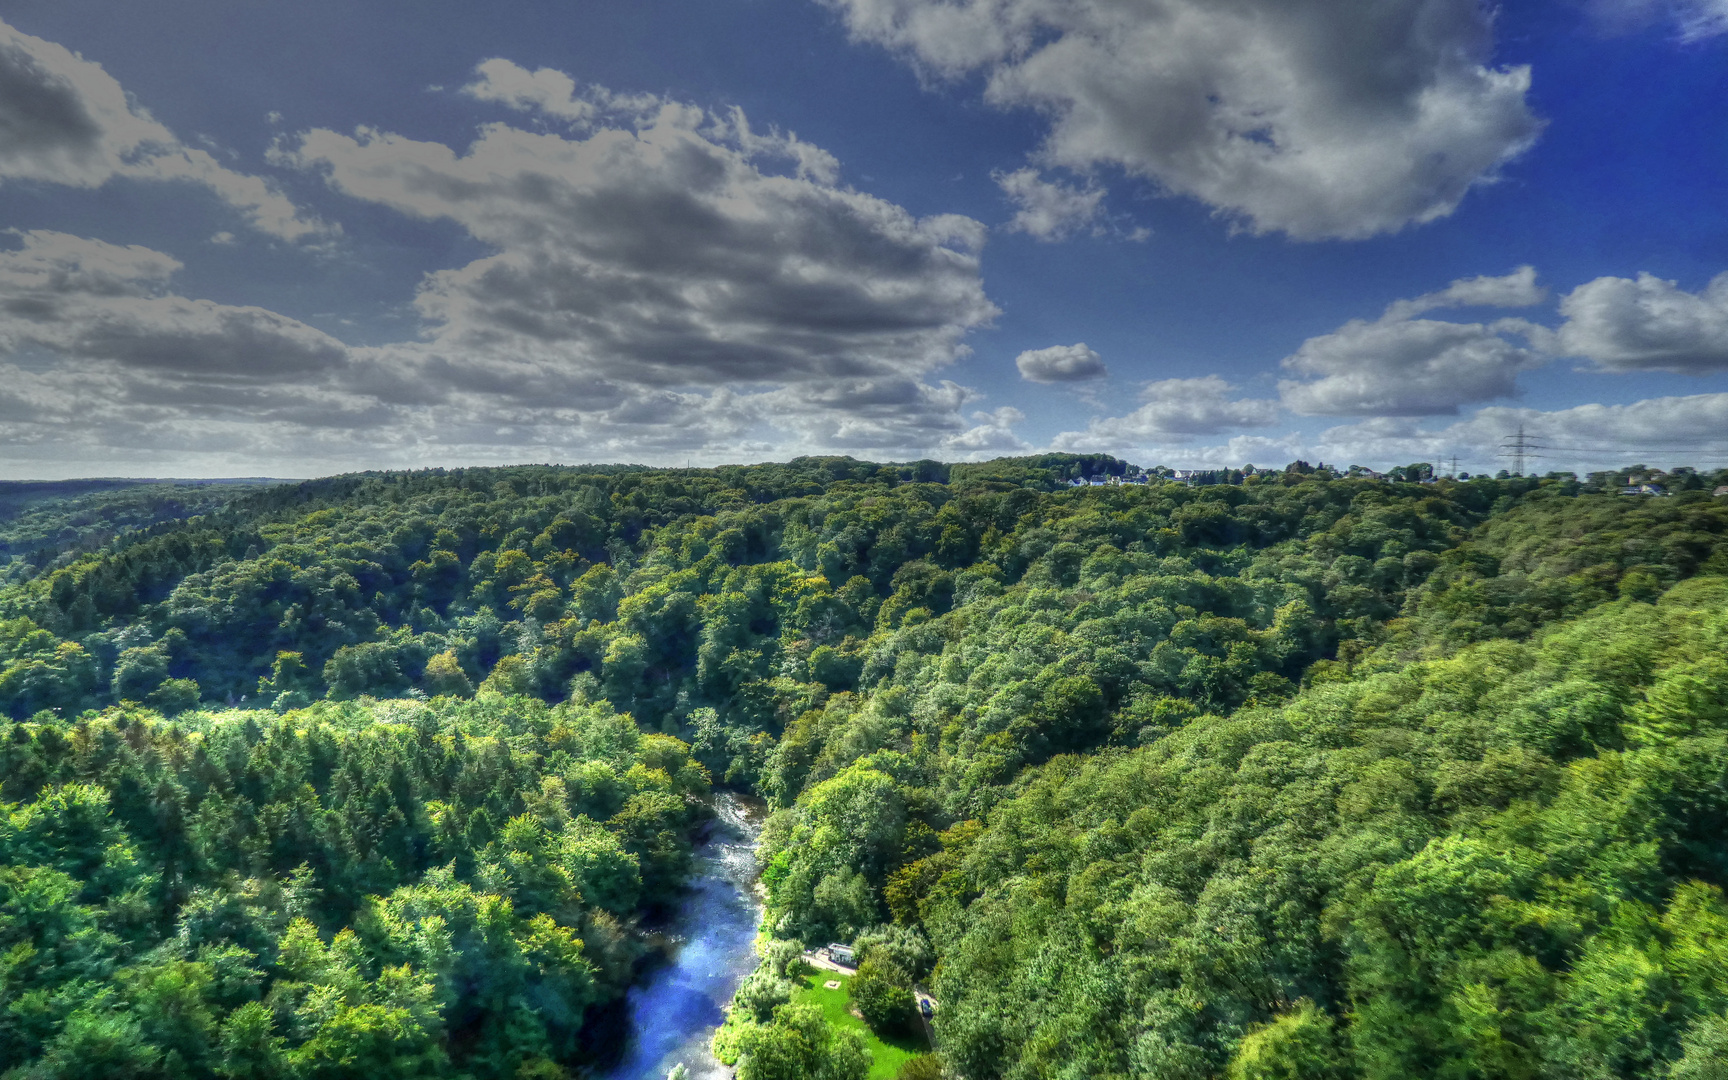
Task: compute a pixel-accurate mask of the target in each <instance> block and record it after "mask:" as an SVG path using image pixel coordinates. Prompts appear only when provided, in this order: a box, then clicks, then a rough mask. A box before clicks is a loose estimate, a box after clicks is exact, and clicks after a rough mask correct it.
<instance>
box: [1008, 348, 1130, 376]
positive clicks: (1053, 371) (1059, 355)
mask: <svg viewBox="0 0 1728 1080" xmlns="http://www.w3.org/2000/svg"><path fill="white" fill-rule="evenodd" d="M1014 366H1015V367H1017V368H1019V369H1020V377H1021V378H1022V379H1025V380H1026V381H1027V382H1035V383H1064V382H1085V381H1086V380H1088V379H1102V378H1104V377H1105V376H1106V375H1108V374H1110V372H1109V371H1108V370H1107V369H1106V368H1105V367H1104V360H1103V358H1101V357H1100V356H1099V355H1098V354H1097V353H1096V352H1094V351H1093V350H1092V349H1090V348H1088V347H1087V346H1086V343H1085V342H1084V341H1082V342H1078V343H1076V344H1073V345H1052V346H1050V347H1049V348H1047V349H1027V350H1026V351H1025V352H1023V353H1021V354H1020V355H1019V356H1017V357H1015V358H1014Z"/></svg>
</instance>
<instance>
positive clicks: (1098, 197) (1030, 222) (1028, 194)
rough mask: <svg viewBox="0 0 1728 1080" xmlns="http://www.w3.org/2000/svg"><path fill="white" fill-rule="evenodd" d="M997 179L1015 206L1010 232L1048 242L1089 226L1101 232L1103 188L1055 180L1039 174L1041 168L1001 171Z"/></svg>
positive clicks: (997, 182) (998, 184)
mask: <svg viewBox="0 0 1728 1080" xmlns="http://www.w3.org/2000/svg"><path fill="white" fill-rule="evenodd" d="M993 178H994V179H995V181H996V186H997V187H999V188H1001V189H1002V192H1003V194H1005V195H1007V196H1008V201H1009V202H1011V203H1013V204H1014V207H1015V210H1014V217H1013V219H1012V220H1011V221H1009V223H1008V229H1009V231H1010V232H1023V233H1025V234H1027V235H1028V236H1031V237H1033V238H1034V239H1037V240H1043V241H1046V242H1048V241H1054V240H1064V239H1066V238H1068V237H1069V236H1072V235H1073V234H1074V233H1076V232H1078V231H1079V230H1081V229H1084V228H1086V227H1088V226H1092V228H1093V231H1094V232H1097V231H1098V229H1097V226H1096V224H1095V223H1096V222H1097V220H1098V213H1099V209H1100V204H1101V203H1102V201H1103V199H1104V189H1103V188H1101V187H1088V188H1075V187H1070V186H1068V185H1067V184H1058V183H1053V182H1051V181H1049V180H1045V179H1044V178H1043V177H1041V176H1039V175H1038V170H1037V169H1017V170H1015V171H1014V172H1010V173H1003V172H998V173H996V174H994V177H993Z"/></svg>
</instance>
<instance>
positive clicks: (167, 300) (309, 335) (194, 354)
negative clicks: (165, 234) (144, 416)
mask: <svg viewBox="0 0 1728 1080" xmlns="http://www.w3.org/2000/svg"><path fill="white" fill-rule="evenodd" d="M178 269H180V263H179V262H178V261H177V260H175V259H173V258H172V257H171V256H168V255H164V254H162V253H161V252H158V251H151V250H150V249H148V248H143V247H138V246H135V245H134V246H130V247H121V246H118V245H115V244H107V243H103V242H101V241H99V240H86V239H82V238H80V237H76V236H68V235H67V234H65V233H54V232H43V231H35V232H28V233H24V234H23V247H22V248H20V249H19V250H17V251H10V252H0V349H4V350H5V351H7V352H11V353H16V352H19V351H21V350H25V349H31V348H34V349H40V350H47V351H49V352H52V353H54V354H57V355H59V356H61V357H64V358H66V359H67V360H69V361H73V362H91V361H94V362H104V361H107V362H112V363H115V364H118V365H120V366H121V367H122V368H125V369H132V370H154V371H157V372H164V373H177V374H179V375H181V376H186V377H192V376H196V377H198V378H200V379H204V380H214V381H232V380H241V381H271V380H277V379H282V378H285V377H287V378H292V377H296V376H300V375H303V374H305V373H307V372H313V371H324V370H328V369H332V368H335V367H338V366H340V365H342V364H343V363H345V362H346V359H347V347H346V346H345V345H343V344H342V343H341V342H339V341H337V340H336V339H334V338H332V337H330V336H329V335H327V334H324V333H322V332H320V331H318V330H315V329H313V328H312V327H309V326H306V325H305V324H303V323H299V322H296V321H295V320H293V319H289V318H285V317H284V316H281V315H278V314H276V313H275V312H272V311H266V310H264V309H263V308H257V307H235V306H230V305H226V304H216V303H212V302H211V301H209V300H190V299H187V298H186V297H183V296H175V295H173V294H171V293H169V292H168V291H167V288H166V285H167V280H168V278H169V277H170V276H171V275H172V274H173V273H174V272H175V271H176V270H178Z"/></svg>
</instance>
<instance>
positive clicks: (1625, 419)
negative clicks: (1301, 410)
mask: <svg viewBox="0 0 1728 1080" xmlns="http://www.w3.org/2000/svg"><path fill="white" fill-rule="evenodd" d="M1520 426H1522V427H1523V428H1524V430H1525V431H1526V432H1528V433H1529V434H1530V435H1532V436H1535V437H1536V438H1537V439H1538V440H1539V442H1540V443H1541V444H1542V445H1544V446H1547V447H1550V448H1551V449H1547V450H1543V451H1540V454H1541V456H1540V457H1539V458H1536V459H1534V461H1533V462H1532V463H1531V464H1530V465H1527V468H1528V469H1533V470H1535V471H1543V472H1545V471H1548V470H1550V469H1571V470H1575V471H1578V472H1588V471H1592V470H1596V469H1611V468H1616V467H1621V466H1626V465H1632V464H1638V463H1643V464H1658V463H1664V464H1668V465H1687V464H1695V463H1698V462H1700V461H1702V460H1703V459H1706V458H1711V459H1720V458H1722V457H1723V456H1725V455H1728V394H1693V395H1689V396H1685V397H1662V398H1647V399H1645V400H1642V401H1634V402H1631V403H1629V404H1625V405H1601V404H1591V405H1579V406H1576V407H1574V408H1570V409H1558V410H1555V411H1552V412H1544V411H1540V410H1537V409H1519V408H1509V407H1505V406H1491V407H1489V408H1485V409H1479V410H1477V412H1475V413H1474V414H1473V415H1471V416H1470V417H1468V418H1467V419H1464V420H1460V421H1458V422H1457V423H1454V424H1449V425H1446V426H1445V427H1439V428H1431V427H1425V426H1424V425H1422V424H1421V423H1420V422H1419V421H1416V420H1413V419H1398V418H1388V417H1377V418H1375V419H1372V420H1367V421H1363V422H1362V423H1357V424H1349V425H1345V426H1342V427H1335V428H1331V429H1329V430H1327V431H1324V432H1322V433H1321V435H1320V436H1319V438H1318V440H1317V442H1316V444H1315V446H1314V448H1313V449H1314V450H1315V451H1316V452H1317V453H1318V455H1319V456H1321V457H1323V458H1324V459H1325V460H1327V461H1338V462H1345V463H1349V462H1360V463H1362V464H1375V463H1380V464H1390V463H1403V462H1410V461H1432V462H1440V461H1443V460H1449V459H1450V458H1451V456H1452V455H1454V454H1456V455H1457V456H1458V458H1459V464H1460V468H1462V469H1465V470H1468V471H1472V472H1481V471H1496V470H1499V469H1503V468H1507V467H1508V462H1507V460H1506V459H1505V457H1503V456H1501V455H1499V454H1498V453H1497V451H1498V448H1499V447H1500V446H1501V444H1502V443H1503V441H1504V440H1505V438H1506V436H1508V435H1510V434H1511V433H1513V432H1515V431H1517V430H1518V429H1519V427H1520Z"/></svg>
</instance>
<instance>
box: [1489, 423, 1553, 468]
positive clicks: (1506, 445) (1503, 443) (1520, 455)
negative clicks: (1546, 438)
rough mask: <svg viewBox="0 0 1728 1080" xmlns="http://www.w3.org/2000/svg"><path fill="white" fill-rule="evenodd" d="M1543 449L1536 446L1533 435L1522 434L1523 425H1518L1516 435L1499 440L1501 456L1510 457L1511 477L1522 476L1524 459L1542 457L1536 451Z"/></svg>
mask: <svg viewBox="0 0 1728 1080" xmlns="http://www.w3.org/2000/svg"><path fill="white" fill-rule="evenodd" d="M1543 449H1546V447H1543V446H1540V445H1538V444H1537V442H1536V437H1535V436H1534V435H1526V434H1524V425H1523V424H1519V425H1518V434H1516V435H1507V436H1505V437H1503V438H1502V439H1501V440H1500V452H1501V454H1502V455H1510V456H1511V458H1512V475H1513V476H1523V475H1524V459H1525V458H1526V457H1541V456H1542V455H1541V454H1539V453H1537V451H1539V450H1543Z"/></svg>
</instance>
